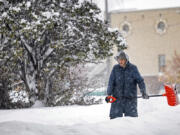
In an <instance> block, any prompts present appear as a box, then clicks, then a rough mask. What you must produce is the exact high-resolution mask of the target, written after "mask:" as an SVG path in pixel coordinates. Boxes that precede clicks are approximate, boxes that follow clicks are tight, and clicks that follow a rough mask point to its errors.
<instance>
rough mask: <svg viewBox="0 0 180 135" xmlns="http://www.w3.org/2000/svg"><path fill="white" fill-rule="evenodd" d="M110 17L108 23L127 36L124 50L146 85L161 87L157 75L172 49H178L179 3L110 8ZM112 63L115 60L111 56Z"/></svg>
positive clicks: (169, 57)
mask: <svg viewBox="0 0 180 135" xmlns="http://www.w3.org/2000/svg"><path fill="white" fill-rule="evenodd" d="M110 18H111V26H112V27H113V28H118V29H119V30H120V31H122V33H123V35H124V37H125V38H126V40H127V44H128V49H127V50H126V52H127V54H128V55H129V58H130V61H131V63H134V64H135V65H137V67H138V69H139V71H140V73H141V74H142V76H143V77H144V78H145V81H146V86H147V89H148V90H149V91H150V93H151V92H152V93H158V90H159V89H160V87H162V82H159V80H158V76H159V75H160V74H161V73H163V71H164V69H165V67H166V66H167V64H168V61H170V60H171V59H172V57H173V55H174V52H175V51H176V52H177V53H180V37H179V36H180V7H177V8H164V9H151V10H150V9H148V10H136V9H130V10H120V11H112V12H111V13H110ZM114 51H115V52H114V54H116V53H117V51H116V49H114ZM112 63H113V64H115V63H116V62H115V61H114V60H113V59H112Z"/></svg>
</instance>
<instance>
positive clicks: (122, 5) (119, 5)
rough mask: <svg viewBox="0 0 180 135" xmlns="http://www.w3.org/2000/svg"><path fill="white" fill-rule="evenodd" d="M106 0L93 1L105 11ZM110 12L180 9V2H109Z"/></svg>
mask: <svg viewBox="0 0 180 135" xmlns="http://www.w3.org/2000/svg"><path fill="white" fill-rule="evenodd" d="M104 1H105V0H92V2H94V3H96V4H97V5H98V7H99V8H100V9H101V10H102V11H104V10H105V8H104V7H105V3H104ZM108 4H109V8H108V9H109V11H114V10H128V9H138V10H141V9H159V8H171V7H180V0H108Z"/></svg>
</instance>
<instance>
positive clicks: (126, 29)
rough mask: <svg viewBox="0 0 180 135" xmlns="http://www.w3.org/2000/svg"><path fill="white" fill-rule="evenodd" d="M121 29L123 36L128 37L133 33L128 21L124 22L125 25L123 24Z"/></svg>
mask: <svg viewBox="0 0 180 135" xmlns="http://www.w3.org/2000/svg"><path fill="white" fill-rule="evenodd" d="M120 29H121V31H122V33H123V35H124V36H127V35H129V34H130V33H131V24H130V23H129V22H127V21H124V22H123V23H121V28H120Z"/></svg>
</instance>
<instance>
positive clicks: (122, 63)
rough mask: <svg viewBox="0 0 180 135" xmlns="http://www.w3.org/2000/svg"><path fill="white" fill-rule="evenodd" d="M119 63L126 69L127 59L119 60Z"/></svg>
mask: <svg viewBox="0 0 180 135" xmlns="http://www.w3.org/2000/svg"><path fill="white" fill-rule="evenodd" d="M118 63H119V65H120V66H121V67H125V66H126V60H125V59H118Z"/></svg>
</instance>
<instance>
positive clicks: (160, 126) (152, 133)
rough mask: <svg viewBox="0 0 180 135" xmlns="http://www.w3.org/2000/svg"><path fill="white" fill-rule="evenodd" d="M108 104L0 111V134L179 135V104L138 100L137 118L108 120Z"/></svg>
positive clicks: (157, 100) (155, 100)
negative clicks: (173, 105)
mask: <svg viewBox="0 0 180 135" xmlns="http://www.w3.org/2000/svg"><path fill="white" fill-rule="evenodd" d="M109 109H110V104H101V105H92V106H68V107H42V108H31V109H19V110H0V135H101V134H102V135H108V134H113V135H119V134H121V135H144V134H145V135H180V130H179V129H180V105H179V106H176V107H170V106H168V105H167V101H166V98H165V97H161V98H151V99H149V100H143V99H138V110H139V117H138V118H130V117H124V118H118V119H114V120H109V117H108V115H109Z"/></svg>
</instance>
